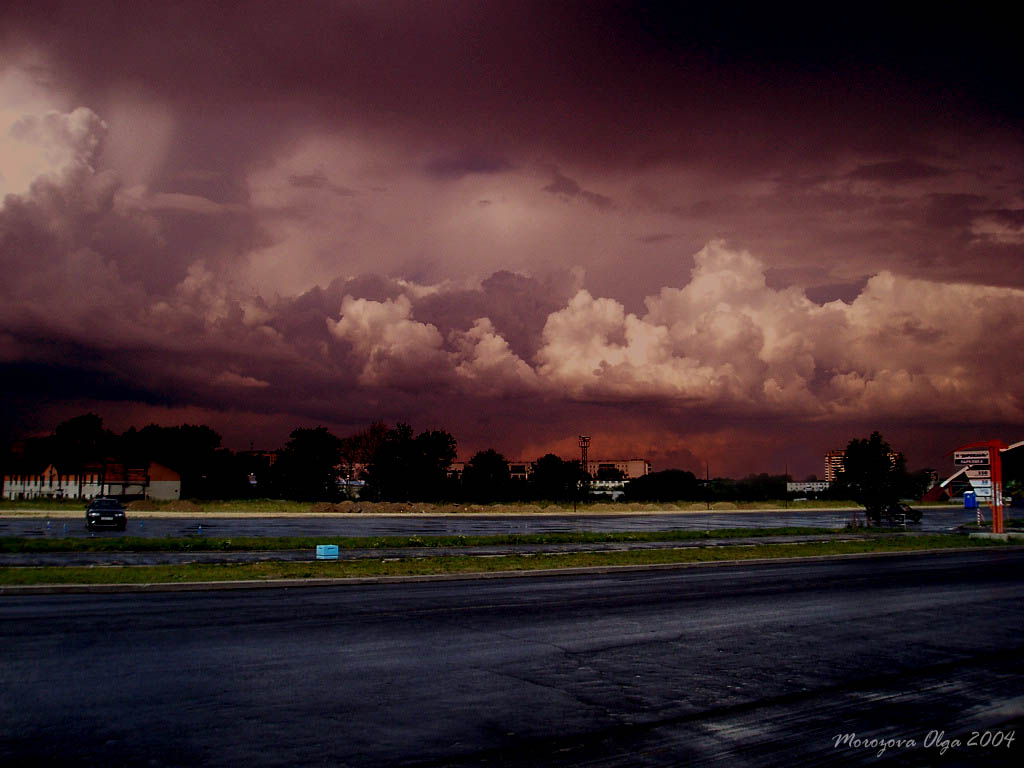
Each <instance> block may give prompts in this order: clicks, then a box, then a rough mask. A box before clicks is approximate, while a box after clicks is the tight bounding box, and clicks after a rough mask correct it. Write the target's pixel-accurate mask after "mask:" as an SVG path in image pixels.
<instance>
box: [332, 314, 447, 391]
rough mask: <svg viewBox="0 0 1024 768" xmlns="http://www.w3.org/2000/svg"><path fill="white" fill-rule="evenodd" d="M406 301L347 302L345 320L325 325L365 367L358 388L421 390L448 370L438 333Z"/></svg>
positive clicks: (361, 372)
mask: <svg viewBox="0 0 1024 768" xmlns="http://www.w3.org/2000/svg"><path fill="white" fill-rule="evenodd" d="M411 315H412V302H411V301H410V300H409V297H408V296H406V295H404V294H403V295H401V296H399V297H398V298H397V299H395V300H391V299H386V300H385V301H369V300H367V299H357V298H353V297H352V296H346V297H345V299H344V300H343V301H342V304H341V317H340V318H339V319H338V320H333V319H331V318H328V319H327V326H328V328H329V329H330V331H331V333H332V334H333V335H334V336H335V337H337V338H338V339H340V340H342V341H346V342H348V343H349V344H351V345H352V348H353V351H354V353H355V355H356V357H357V358H358V359H359V360H360V361H361V363H362V369H361V371H360V373H359V383H360V384H364V385H368V386H379V385H384V386H387V385H391V386H407V387H412V388H415V387H418V386H422V385H423V384H425V383H434V382H436V381H437V380H438V379H439V378H443V377H444V374H445V373H446V372H447V371H446V369H448V367H449V363H448V357H447V355H446V354H445V353H444V351H443V350H442V349H441V347H442V344H443V339H442V337H441V334H440V333H439V332H438V330H437V328H435V327H434V326H432V325H429V324H427V323H420V322H417V321H416V320H414V319H412V316H411Z"/></svg>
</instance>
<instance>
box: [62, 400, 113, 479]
mask: <svg viewBox="0 0 1024 768" xmlns="http://www.w3.org/2000/svg"><path fill="white" fill-rule="evenodd" d="M118 447H119V446H118V445H117V437H116V436H115V435H114V433H113V432H111V431H110V430H107V429H104V428H103V419H102V418H100V417H99V416H97V415H96V414H95V413H86V414H83V415H82V416H75V417H74V418H71V419H68V420H67V421H62V422H61V423H60V424H58V425H57V428H56V429H55V430H54V433H53V438H52V448H53V458H55V459H56V460H57V461H58V462H62V463H67V465H68V466H73V467H81V465H82V464H83V463H85V462H89V461H103V460H105V459H107V458H112V457H113V456H114V455H115V454H116V453H117V451H118Z"/></svg>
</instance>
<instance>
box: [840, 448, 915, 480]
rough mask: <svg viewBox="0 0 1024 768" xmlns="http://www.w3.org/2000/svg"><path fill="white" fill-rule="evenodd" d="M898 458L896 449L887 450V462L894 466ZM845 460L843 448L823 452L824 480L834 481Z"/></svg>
mask: <svg viewBox="0 0 1024 768" xmlns="http://www.w3.org/2000/svg"><path fill="white" fill-rule="evenodd" d="M899 458H900V455H899V453H898V452H897V451H889V463H890V464H891V465H892V466H894V467H895V466H896V462H897V461H898V460H899ZM845 460H846V451H845V450H839V451H829V452H828V453H826V454H825V482H827V483H834V482H835V481H836V475H838V474H839V473H840V472H842V471H843V466H844V462H845Z"/></svg>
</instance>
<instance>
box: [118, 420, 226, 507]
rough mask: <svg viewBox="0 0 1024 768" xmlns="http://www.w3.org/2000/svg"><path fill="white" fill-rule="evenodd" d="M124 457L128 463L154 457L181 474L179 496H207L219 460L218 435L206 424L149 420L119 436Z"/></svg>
mask: <svg viewBox="0 0 1024 768" xmlns="http://www.w3.org/2000/svg"><path fill="white" fill-rule="evenodd" d="M121 443H122V446H123V452H124V459H125V461H126V462H128V463H130V464H142V463H145V462H149V461H155V462H158V463H160V464H163V465H164V466H166V467H170V468H171V469H173V470H175V471H176V472H177V473H178V474H180V475H181V496H182V498H189V497H192V498H195V497H200V498H210V497H211V496H212V495H213V494H212V493H211V491H212V490H213V486H214V485H215V484H216V483H215V481H214V478H215V475H216V474H217V472H218V470H217V469H216V468H215V466H214V465H215V464H220V463H221V461H220V457H218V456H217V453H218V451H219V450H220V443H221V436H220V434H218V433H217V432H216V431H215V430H213V429H211V428H210V427H208V426H206V425H205V424H182V425H180V426H177V427H161V426H159V425H157V424H149V425H147V426H145V427H143V428H142V429H140V430H138V431H136V430H135V429H134V428H132V429H129V430H128V431H127V432H125V433H124V434H123V435H122V436H121Z"/></svg>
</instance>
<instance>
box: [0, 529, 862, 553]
mask: <svg viewBox="0 0 1024 768" xmlns="http://www.w3.org/2000/svg"><path fill="white" fill-rule="evenodd" d="M863 532H866V529H858V533H863ZM848 533H849V531H846V530H844V529H839V528H811V527H798V526H791V527H786V528H720V529H710V530H686V531H631V532H626V531H618V532H607V533H602V532H596V531H566V532H560V533H559V532H552V533H523V534H519V533H513V534H503V535H497V536H494V535H492V536H343V537H338V536H330V535H327V536H273V537H271V536H268V537H261V536H239V537H232V538H230V539H224V538H213V537H205V536H189V537H187V538H174V539H171V538H166V539H165V538H144V537H140V536H118V537H109V538H108V537H97V538H76V537H70V536H69V537H64V538H38V537H31V538H30V537H18V536H6V537H0V553H40V552H254V551H274V550H282V549H315V548H316V545H317V544H337V545H338V547H339V548H340V549H402V548H406V547H482V546H501V545H510V544H600V543H605V542H609V543H611V542H648V541H696V540H701V539H735V538H752V537H761V536H816V535H837V536H838V535H842V534H848Z"/></svg>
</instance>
